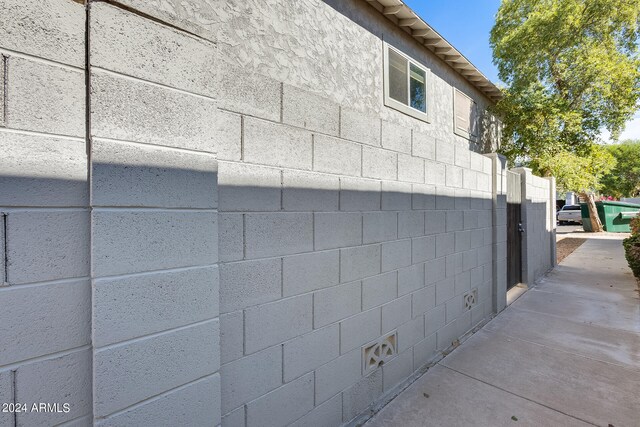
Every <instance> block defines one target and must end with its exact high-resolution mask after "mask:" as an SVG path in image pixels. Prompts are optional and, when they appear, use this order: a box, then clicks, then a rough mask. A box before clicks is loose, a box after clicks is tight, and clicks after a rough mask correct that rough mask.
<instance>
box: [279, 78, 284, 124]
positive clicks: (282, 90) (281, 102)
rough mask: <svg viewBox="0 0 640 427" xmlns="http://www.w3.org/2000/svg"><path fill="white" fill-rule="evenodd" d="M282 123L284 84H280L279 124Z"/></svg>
mask: <svg viewBox="0 0 640 427" xmlns="http://www.w3.org/2000/svg"><path fill="white" fill-rule="evenodd" d="M283 122H284V82H280V123H283Z"/></svg>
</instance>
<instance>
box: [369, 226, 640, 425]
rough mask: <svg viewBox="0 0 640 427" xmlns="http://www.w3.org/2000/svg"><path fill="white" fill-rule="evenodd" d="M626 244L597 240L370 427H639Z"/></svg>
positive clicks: (635, 331)
mask: <svg viewBox="0 0 640 427" xmlns="http://www.w3.org/2000/svg"><path fill="white" fill-rule="evenodd" d="M583 237H591V236H588V235H587V236H583ZM621 237H622V236H619V235H618V236H615V235H614V236H612V235H601V237H600V238H590V239H589V240H588V241H587V242H585V243H584V244H583V245H582V246H581V247H579V248H578V249H577V250H576V251H575V252H574V253H573V254H571V255H569V256H568V257H567V258H566V259H565V260H564V262H563V263H562V264H561V265H559V266H558V267H557V268H556V269H555V270H553V271H552V272H551V273H549V275H548V276H547V277H545V278H544V279H542V280H541V281H540V283H538V284H537V286H536V287H534V288H533V289H531V290H529V291H528V292H526V293H525V294H524V295H523V296H521V297H520V298H519V299H518V300H516V301H515V302H514V303H513V304H512V305H510V306H509V307H508V308H507V309H506V310H505V311H503V312H502V313H501V314H500V315H499V316H497V317H496V318H495V319H493V320H492V321H491V322H489V323H488V324H487V325H486V326H485V327H484V328H483V329H481V330H480V331H478V332H477V333H476V334H474V335H473V336H472V337H470V338H469V339H468V340H466V341H465V342H464V343H463V344H462V345H461V346H460V347H458V348H457V349H456V350H455V351H453V352H452V353H451V354H450V355H448V356H447V357H445V358H444V359H442V360H441V361H440V362H439V363H438V364H436V365H435V366H434V367H433V368H431V369H430V370H429V371H428V372H427V373H426V374H425V375H423V376H422V377H421V378H419V379H418V380H417V381H416V382H414V383H413V384H412V385H411V386H410V387H408V388H407V389H406V390H405V391H403V392H402V393H401V394H400V395H399V396H398V397H397V398H395V399H394V400H393V401H391V402H390V403H389V404H388V405H387V406H386V407H385V408H383V410H382V411H380V413H378V414H377V415H376V416H375V417H374V418H373V419H372V420H370V421H369V422H368V423H367V424H366V425H367V427H377V426H403V427H405V426H407V427H410V426H513V427H515V426H525V425H526V426H574V425H575V426H588V425H598V426H605V427H607V426H611V425H612V426H615V427H627V426H629V427H638V426H640V300H639V298H638V292H637V291H636V282H635V279H634V278H633V276H632V275H631V271H630V270H629V269H628V267H627V264H626V261H625V259H624V253H623V249H622V243H621Z"/></svg>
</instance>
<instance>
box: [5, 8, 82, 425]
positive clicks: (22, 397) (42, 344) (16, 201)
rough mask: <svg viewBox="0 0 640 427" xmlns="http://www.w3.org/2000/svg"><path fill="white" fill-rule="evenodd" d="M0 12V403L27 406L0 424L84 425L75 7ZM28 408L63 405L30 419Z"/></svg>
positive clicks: (78, 20) (78, 13)
mask: <svg viewBox="0 0 640 427" xmlns="http://www.w3.org/2000/svg"><path fill="white" fill-rule="evenodd" d="M0 16H2V18H1V19H0V34H1V36H0V55H1V61H2V64H1V65H2V67H1V70H0V78H2V81H1V82H0V87H2V89H0V94H1V95H2V102H0V113H1V114H0V212H1V214H2V224H0V228H2V230H3V231H2V234H3V235H4V236H3V240H2V250H1V251H0V252H2V253H0V255H2V259H3V261H2V264H1V267H2V271H1V272H0V273H1V274H2V282H3V283H2V287H0V325H1V326H0V396H1V397H2V398H1V399H0V401H1V402H2V403H7V404H9V403H21V404H22V403H26V404H28V406H29V407H28V409H29V411H28V412H4V411H3V412H0V425H1V426H3V427H4V426H48V425H56V424H64V423H67V422H77V423H79V425H83V424H84V425H88V424H90V423H91V414H92V390H91V389H92V381H91V377H92V374H91V366H92V359H93V356H92V347H91V278H90V268H89V258H90V248H89V235H90V212H89V185H88V177H87V176H88V175H87V170H88V162H87V155H86V150H87V148H86V144H85V122H86V120H85V119H86V115H85V85H84V82H85V74H84V57H85V51H84V42H85V39H84V29H85V9H84V6H83V5H82V4H78V3H74V2H71V1H52V2H37V3H31V2H27V3H25V2H20V1H7V0H3V1H1V2H0ZM5 261H6V262H5ZM34 402H37V403H39V402H44V403H51V404H53V403H59V404H60V405H61V406H62V404H63V403H70V404H71V405H72V407H71V408H70V411H69V412H67V413H65V412H63V411H62V410H63V408H62V407H60V409H61V412H56V413H40V412H31V411H30V409H31V405H32V403H34ZM6 409H9V408H6Z"/></svg>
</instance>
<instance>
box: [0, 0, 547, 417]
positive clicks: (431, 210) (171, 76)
mask: <svg viewBox="0 0 640 427" xmlns="http://www.w3.org/2000/svg"><path fill="white" fill-rule="evenodd" d="M0 15H1V16H3V19H2V20H0V34H2V37H0V53H1V54H2V65H3V66H2V67H0V70H1V71H2V74H0V77H1V78H2V79H3V82H4V85H0V87H2V88H3V91H2V92H1V93H0V94H1V95H2V96H3V99H4V102H2V103H0V105H2V109H3V110H2V114H0V117H1V118H2V122H0V125H1V126H0V148H1V150H0V151H1V152H2V153H3V155H2V156H1V157H0V165H1V168H0V212H2V221H3V223H2V225H3V227H0V231H1V232H2V234H3V235H2V236H0V237H2V241H3V242H4V245H2V250H3V251H4V252H5V253H4V256H2V257H0V258H1V259H2V260H5V259H6V263H5V262H4V261H3V263H2V264H1V265H2V268H3V276H4V280H3V286H2V287H0V305H1V306H2V307H6V309H3V310H2V311H1V312H0V350H2V351H1V352H0V396H1V397H2V401H3V402H4V401H7V402H23V401H26V402H50V403H53V402H59V403H70V405H71V410H70V411H69V412H66V413H65V412H63V413H58V414H43V413H20V414H16V415H15V416H14V415H13V414H9V415H7V414H4V413H0V426H2V427H4V426H16V425H68V426H70V425H73V426H84V425H100V426H131V425H139V426H145V425H148V426H159V425H167V426H168V425H223V426H281V425H300V426H313V425H319V426H332V425H336V426H337V425H341V424H344V423H350V422H354V420H357V419H359V417H362V416H366V414H367V411H368V410H370V408H371V407H372V406H375V405H376V404H380V403H381V402H383V401H384V400H385V399H387V398H389V397H390V396H392V395H393V393H394V391H396V390H397V388H398V387H402V386H403V384H406V382H407V381H408V380H409V379H410V378H411V377H412V376H415V375H417V374H418V373H419V372H421V370H424V368H425V367H427V366H429V364H430V363H432V362H433V361H434V360H437V359H438V358H439V357H441V356H442V352H443V351H445V350H447V349H448V348H450V347H451V346H452V345H455V343H456V342H457V340H459V339H460V338H462V337H463V336H465V335H466V334H468V333H469V332H470V331H472V330H473V328H475V327H477V326H479V325H481V324H482V323H483V322H485V321H486V320H487V319H489V318H490V316H491V315H492V314H493V313H495V312H497V311H500V310H501V309H503V308H504V304H505V289H506V262H505V260H506V256H507V254H506V215H505V208H506V204H505V203H506V202H505V197H504V195H505V194H506V188H505V182H506V181H505V170H506V164H505V162H504V160H503V159H501V158H500V156H498V155H487V156H484V155H481V154H479V153H477V152H474V150H476V149H478V145H476V144H471V143H470V142H469V141H468V140H466V139H464V138H462V137H460V136H458V135H456V134H454V132H453V87H456V88H458V89H460V90H462V91H464V92H465V93H467V94H468V95H469V96H471V97H473V98H474V99H475V100H476V102H477V103H478V105H479V106H480V107H484V106H486V105H488V100H487V99H486V98H485V97H484V96H483V95H482V94H481V93H479V92H478V91H476V90H475V89H474V88H473V87H472V86H470V85H469V84H468V83H467V82H466V81H465V80H464V79H462V78H461V77H460V76H459V75H457V74H456V73H455V72H454V71H453V70H452V69H451V68H449V67H448V66H447V65H446V64H444V63H442V62H440V61H439V60H438V59H437V58H436V57H435V56H433V55H431V54H430V53H429V52H427V51H426V50H425V49H424V48H423V47H421V46H419V45H418V44H417V43H416V42H415V41H414V40H413V39H412V38H410V37H409V36H408V35H406V34H404V33H403V32H402V31H401V30H399V29H397V28H396V27H394V26H393V25H392V24H391V23H390V22H388V21H387V20H386V19H385V18H384V17H382V16H381V15H380V14H379V12H377V11H376V10H375V9H373V8H372V7H371V6H369V5H368V4H367V2H366V1H361V0H357V1H350V2H343V1H326V2H323V1H320V0H304V1H296V2H293V1H292V2H283V1H275V0H273V1H271V0H270V1H258V0H255V1H254V0H249V1H221V0H208V1H201V0H198V1H196V0H181V1H177V0H175V1H174V0H163V1H142V0H122V1H120V2H115V1H114V2H111V1H110V2H102V1H100V2H98V1H95V2H94V1H91V2H88V4H87V5H86V6H85V5H83V4H80V3H78V2H74V1H71V0H45V1H42V2H39V3H37V4H36V3H24V2H21V1H18V0H1V1H0ZM4 17H6V18H7V19H4ZM85 30H88V33H85ZM383 40H385V41H386V42H388V43H390V44H392V45H393V46H395V47H397V48H398V49H400V50H402V51H403V52H405V53H407V54H408V55H410V56H412V57H413V58H415V59H416V60H418V61H420V62H421V63H423V64H424V65H425V66H427V67H428V68H430V69H431V71H432V73H433V78H432V79H431V87H429V88H428V90H429V91H430V92H431V100H432V103H431V104H430V107H431V108H433V114H432V117H433V121H432V123H425V122H422V121H420V120H416V119H413V118H410V117H408V116H405V115H404V114H402V113H399V112H397V111H395V110H392V109H389V108H387V107H385V106H384V105H383V88H382V66H383V65H382V57H383V55H382V53H383V50H382V48H383ZM87 59H88V63H87V62H86V61H87ZM532 185H534V186H535V183H533V184H532ZM547 194H549V193H547ZM538 196H539V197H541V198H544V197H543V194H542V193H541V192H540V193H539V194H538V193H536V197H538ZM531 218H532V219H531V221H534V219H533V218H535V221H540V222H542V221H543V220H544V221H547V218H546V217H545V218H542V216H541V215H537V216H534V215H532V216H531ZM544 224H545V226H544V227H543V226H541V225H540V226H538V225H536V226H535V228H533V226H532V228H531V230H532V231H531V232H534V233H539V234H540V235H541V237H540V238H539V239H540V241H543V239H546V238H547V237H545V236H542V234H544V233H547V234H548V233H549V228H548V227H547V225H548V223H546V222H545V223H544ZM534 230H535V231H534ZM531 232H530V233H531ZM536 242H537V241H536ZM545 242H547V243H549V244H550V240H545ZM534 245H537V243H535V242H533V241H532V246H531V247H532V249H531V250H534V249H535V246H534ZM541 271H542V270H541V269H538V270H535V271H532V273H531V274H532V275H537V274H540V272H541ZM389 334H392V335H393V337H394V338H393V339H394V340H395V347H394V348H393V354H392V355H391V356H390V357H388V358H387V359H386V361H385V363H384V365H382V366H380V367H378V368H375V369H367V368H366V366H364V362H363V350H362V347H363V346H366V345H368V344H371V343H376V342H379V340H381V339H382V338H384V337H386V336H388V335H389Z"/></svg>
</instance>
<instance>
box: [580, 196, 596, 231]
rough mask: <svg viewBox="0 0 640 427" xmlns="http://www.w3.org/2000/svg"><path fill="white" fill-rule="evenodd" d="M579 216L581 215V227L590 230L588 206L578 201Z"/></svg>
mask: <svg viewBox="0 0 640 427" xmlns="http://www.w3.org/2000/svg"><path fill="white" fill-rule="evenodd" d="M580 216H581V217H582V229H583V230H584V231H588V232H591V231H593V229H592V228H591V218H590V217H589V207H588V206H587V204H586V203H580Z"/></svg>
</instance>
